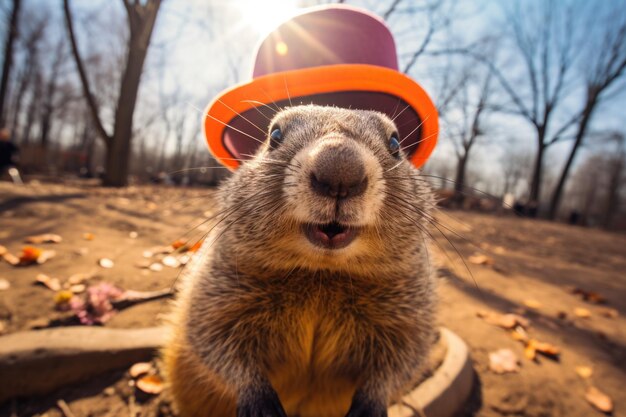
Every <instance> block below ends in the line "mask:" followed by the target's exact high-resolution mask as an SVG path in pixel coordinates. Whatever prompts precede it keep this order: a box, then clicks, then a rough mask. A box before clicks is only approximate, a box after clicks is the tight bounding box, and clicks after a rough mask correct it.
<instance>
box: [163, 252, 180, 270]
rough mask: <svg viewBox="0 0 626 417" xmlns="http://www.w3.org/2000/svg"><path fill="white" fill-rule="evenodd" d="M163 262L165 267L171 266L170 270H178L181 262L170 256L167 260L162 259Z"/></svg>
mask: <svg viewBox="0 0 626 417" xmlns="http://www.w3.org/2000/svg"><path fill="white" fill-rule="evenodd" d="M161 262H162V263H163V265H165V266H169V267H170V268H178V267H179V266H180V262H179V261H178V259H176V258H175V257H173V256H171V255H168V256H166V257H165V258H163V259H161Z"/></svg>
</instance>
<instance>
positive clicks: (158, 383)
mask: <svg viewBox="0 0 626 417" xmlns="http://www.w3.org/2000/svg"><path fill="white" fill-rule="evenodd" d="M137 388H139V389H140V390H141V391H143V392H145V393H147V394H155V395H157V394H160V393H161V392H162V391H163V380H162V379H161V377H159V376H158V375H148V376H144V377H142V378H140V379H138V380H137Z"/></svg>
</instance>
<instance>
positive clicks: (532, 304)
mask: <svg viewBox="0 0 626 417" xmlns="http://www.w3.org/2000/svg"><path fill="white" fill-rule="evenodd" d="M524 305H525V306H526V307H528V308H532V309H538V308H541V303H540V302H539V301H537V300H534V299H528V300H524Z"/></svg>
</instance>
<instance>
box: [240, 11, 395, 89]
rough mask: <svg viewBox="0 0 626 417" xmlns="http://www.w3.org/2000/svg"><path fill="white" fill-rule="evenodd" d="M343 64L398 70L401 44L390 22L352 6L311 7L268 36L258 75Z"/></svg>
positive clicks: (258, 62) (259, 58) (258, 58)
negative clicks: (388, 24) (398, 43)
mask: <svg viewBox="0 0 626 417" xmlns="http://www.w3.org/2000/svg"><path fill="white" fill-rule="evenodd" d="M337 64H368V65H376V66H380V67H385V68H389V69H393V70H398V57H397V54H396V45H395V42H394V39H393V36H392V34H391V32H390V30H389V28H388V27H387V26H386V25H385V23H384V21H383V20H381V19H380V18H378V17H377V16H375V15H373V14H372V13H370V12H368V11H365V10H361V9H358V8H355V7H350V6H341V5H332V6H325V7H320V8H316V9H313V10H309V11H307V12H305V13H303V14H300V15H297V16H295V17H293V18H291V19H290V20H289V21H287V22H284V23H283V24H281V25H280V26H279V27H278V28H276V29H275V30H274V31H273V32H272V33H270V34H269V35H268V36H267V37H266V38H265V39H264V40H263V42H262V43H261V45H260V46H259V48H258V50H257V54H256V60H255V64H254V69H253V74H252V76H253V78H257V77H261V76H264V75H268V74H273V73H277V72H283V71H292V70H297V69H304V68H311V67H319V66H326V65H337Z"/></svg>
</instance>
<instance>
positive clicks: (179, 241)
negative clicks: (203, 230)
mask: <svg viewBox="0 0 626 417" xmlns="http://www.w3.org/2000/svg"><path fill="white" fill-rule="evenodd" d="M186 244H187V242H185V241H184V240H182V239H176V240H175V241H174V242H172V247H173V248H174V249H178V248H182V247H183V246H185V245H186Z"/></svg>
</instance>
